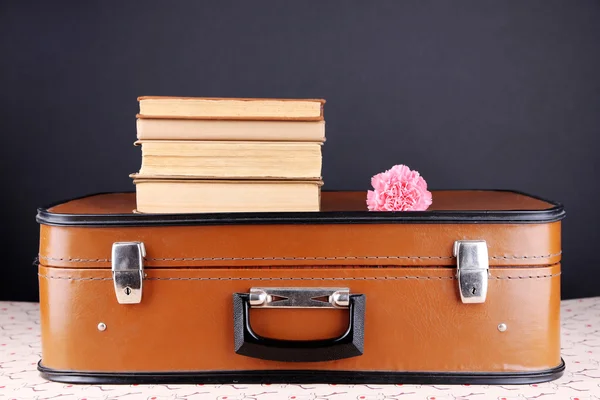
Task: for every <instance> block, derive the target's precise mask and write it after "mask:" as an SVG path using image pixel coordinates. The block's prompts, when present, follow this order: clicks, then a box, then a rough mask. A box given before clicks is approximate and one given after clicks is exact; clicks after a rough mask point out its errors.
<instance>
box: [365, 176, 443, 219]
mask: <svg viewBox="0 0 600 400" xmlns="http://www.w3.org/2000/svg"><path fill="white" fill-rule="evenodd" d="M371 185H373V189H375V190H369V191H368V192H367V206H368V208H369V211H425V210H427V208H428V207H429V206H430V205H431V202H432V199H431V192H429V191H428V190H427V182H425V179H423V177H422V176H421V175H419V173H418V172H417V171H412V170H411V169H410V168H408V167H407V166H406V165H394V166H393V167H392V168H390V169H389V170H387V171H385V172H382V173H379V174H377V175H375V176H373V178H371Z"/></svg>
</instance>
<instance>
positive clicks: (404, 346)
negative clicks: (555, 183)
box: [37, 191, 564, 384]
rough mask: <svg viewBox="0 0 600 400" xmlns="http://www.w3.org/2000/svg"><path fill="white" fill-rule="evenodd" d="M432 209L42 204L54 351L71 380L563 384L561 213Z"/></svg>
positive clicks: (442, 195)
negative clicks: (223, 210) (173, 209)
mask: <svg viewBox="0 0 600 400" xmlns="http://www.w3.org/2000/svg"><path fill="white" fill-rule="evenodd" d="M432 193H433V199H434V201H433V205H432V207H431V208H430V209H429V210H428V211H423V212H396V213H394V212H369V211H367V210H366V205H365V199H366V193H364V192H325V191H324V192H323V193H322V211H320V212H301V213H237V214H236V213H229V214H187V215H181V214H168V215H153V214H138V213H134V212H132V210H134V208H135V194H134V193H112V194H99V195H92V196H88V197H83V198H79V199H75V200H71V201H67V202H64V203H61V204H57V205H54V206H51V207H47V208H43V209H39V210H38V215H37V221H38V222H39V223H40V226H41V231H40V249H39V284H40V303H41V328H42V335H41V340H42V359H41V361H40V364H39V367H38V368H39V370H40V371H41V373H42V375H43V376H44V377H46V378H47V379H50V380H55V381H62V382H71V383H143V382H194V383H232V382H245V383H252V382H254V383H257V382H263V383H267V382H270V383H274V382H288V383H299V382H312V383H315V382H327V383H359V382H362V383H365V382H367V383H415V382H418V383H448V384H452V383H491V384H493V383H498V384H500V383H501V384H510V383H532V382H542V381H548V380H552V379H555V378H558V377H559V376H561V375H562V373H563V370H564V364H563V362H562V360H561V356H560V329H559V328H560V326H559V319H560V318H559V317H560V316H559V304H560V271H561V268H560V262H561V222H560V221H561V219H562V218H563V217H564V210H563V207H562V206H561V205H560V204H558V203H554V202H550V201H545V200H542V199H539V198H536V197H533V196H529V195H525V194H521V193H517V192H510V191H433V192H432Z"/></svg>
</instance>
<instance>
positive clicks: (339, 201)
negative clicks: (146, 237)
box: [36, 190, 565, 226]
mask: <svg viewBox="0 0 600 400" xmlns="http://www.w3.org/2000/svg"><path fill="white" fill-rule="evenodd" d="M432 194H433V199H434V201H433V204H432V205H431V206H430V207H429V209H428V210H427V211H410V212H392V211H368V210H367V207H366V198H367V196H366V193H365V192H356V191H322V193H321V211H319V212H312V211H311V212H254V213H247V212H240V213H204V214H202V213H196V214H141V213H137V212H135V207H136V201H135V193H134V192H125V193H100V194H93V195H88V196H84V197H80V198H76V199H73V200H68V201H63V202H59V203H56V204H53V205H50V206H48V207H42V208H39V209H38V213H37V218H36V220H37V222H38V223H40V224H44V225H57V226H169V225H231V224H235V225H243V224H306V223H309V224H340V223H341V224H361V223H377V224H390V223H391V224H393V223H413V224H431V223H433V224H441V223H453V224H460V223H467V224H473V223H501V224H507V223H549V222H554V221H559V220H561V219H562V218H564V216H565V211H564V207H563V206H562V205H561V204H559V203H557V202H553V201H549V200H544V199H541V198H539V197H535V196H532V195H528V194H525V193H521V192H516V191H504V190H438V191H435V190H434V191H432Z"/></svg>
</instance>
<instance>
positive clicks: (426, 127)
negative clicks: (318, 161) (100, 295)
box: [0, 0, 600, 300]
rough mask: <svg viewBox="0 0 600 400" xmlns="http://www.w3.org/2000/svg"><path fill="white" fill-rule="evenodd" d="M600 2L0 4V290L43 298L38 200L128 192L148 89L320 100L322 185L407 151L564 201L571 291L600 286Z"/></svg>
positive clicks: (432, 165) (476, 177)
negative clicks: (37, 263)
mask: <svg viewBox="0 0 600 400" xmlns="http://www.w3.org/2000/svg"><path fill="white" fill-rule="evenodd" d="M598 21H600V2H598V1H568V0H565V1H526V2H525V1H516V0H515V1H500V0H498V1H460V2H458V1H454V2H446V1H437V2H430V1H423V0H418V1H371V2H366V1H341V0H340V1H296V2H291V1H281V0H273V1H237V2H229V1H215V2H208V1H154V0H152V1H148V0H146V1H143V2H137V1H72V2H61V1H58V0H57V1H38V2H29V1H24V0H17V1H12V2H7V1H3V2H1V3H0V68H1V71H0V72H1V73H0V132H1V133H2V138H3V142H2V144H3V146H2V147H3V151H2V153H1V155H0V167H1V171H2V177H1V178H2V181H1V185H2V186H1V187H2V189H3V190H2V196H1V198H2V210H3V213H2V214H3V218H2V220H1V223H0V226H1V228H2V231H3V236H2V239H1V240H2V244H1V248H2V261H1V263H0V271H1V272H2V275H0V299H11V300H36V299H37V276H36V270H35V267H34V266H33V265H32V261H33V260H34V258H35V256H36V254H37V244H38V239H39V236H38V226H37V224H36V222H35V213H36V208H37V207H38V206H40V205H44V204H47V203H50V202H54V201H56V200H62V199H65V198H69V197H75V196H81V195H83V194H87V193H92V192H103V191H121V190H133V189H134V188H133V185H132V183H131V181H130V179H129V177H128V175H129V173H131V172H135V171H136V170H137V168H138V167H139V162H140V154H139V149H137V148H134V147H133V146H132V143H133V141H134V140H135V114H136V112H137V102H136V98H137V96H140V95H175V96H209V97H229V96H231V97H310V98H314V97H322V98H325V99H326V100H327V103H326V105H325V118H326V120H327V131H326V135H327V142H326V144H325V146H324V149H323V152H324V162H323V164H324V165H323V177H324V180H325V187H324V189H355V190H366V189H368V188H369V179H370V177H371V175H373V174H375V173H377V172H380V171H382V170H384V169H386V168H389V167H390V166H392V165H393V164H395V163H405V164H408V165H409V166H411V167H412V168H415V169H418V170H419V171H420V172H421V173H422V174H423V175H424V176H425V178H426V179H427V181H428V182H429V185H430V187H432V188H437V189H441V188H456V189H460V188H501V189H516V190H521V191H525V192H530V193H533V194H536V195H539V196H543V197H547V198H550V199H553V200H557V201H560V202H562V203H563V204H564V205H565V207H566V210H567V218H566V220H565V221H564V225H563V250H564V257H563V260H564V265H563V268H564V273H563V281H562V282H563V297H564V298H573V297H584V296H592V295H600V285H598V282H600V280H599V278H600V271H599V267H600V266H599V265H596V264H597V263H596V261H597V259H598V256H597V255H596V253H597V251H598V246H599V244H598V239H599V234H598V229H599V226H600V225H599V222H600V212H599V210H600V206H599V205H598V204H599V202H600V199H599V196H600V179H598V177H597V175H596V171H597V170H596V169H597V168H598V167H599V164H600V163H599V162H598V156H597V153H598V150H599V144H600V140H599V135H598V133H599V132H598V131H599V129H600V23H599V22H598Z"/></svg>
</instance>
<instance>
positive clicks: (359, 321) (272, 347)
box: [233, 288, 366, 362]
mask: <svg viewBox="0 0 600 400" xmlns="http://www.w3.org/2000/svg"><path fill="white" fill-rule="evenodd" d="M332 289H336V288H332ZM285 290H290V289H285ZM304 290H305V292H304V294H303V295H305V294H307V293H308V291H307V289H304ZM313 290H314V289H313ZM335 292H337V289H336V290H335V291H334V293H335ZM252 293H253V292H251V293H234V295H233V313H234V315H233V326H234V343H235V349H234V350H235V352H236V353H237V354H240V355H243V356H247V357H252V358H258V359H262V360H271V361H284V362H318V361H331V360H341V359H344V358H350V357H357V356H360V355H362V354H363V348H364V319H365V303H366V296H365V295H364V294H352V295H348V296H347V297H346V298H345V299H347V307H346V306H345V304H344V303H345V301H344V300H345V299H344V296H343V295H342V296H338V295H336V296H331V298H332V299H331V303H333V302H335V298H339V297H341V304H342V308H347V309H348V313H349V316H350V322H349V324H348V329H347V330H346V331H345V332H344V333H343V334H342V335H341V336H339V337H336V338H331V339H321V340H281V339H272V338H266V337H263V336H260V335H258V334H257V333H256V332H254V331H253V330H252V327H251V325H250V308H251V307H252V304H251V302H254V303H256V302H257V301H258V300H257V297H256V296H252ZM254 293H255V294H257V291H255V292H254ZM263 293H264V292H263ZM280 293H283V292H280ZM287 293H288V294H289V292H287ZM263 297H264V296H263ZM282 297H284V296H282ZM301 297H303V298H306V296H301ZM265 300H266V299H265ZM288 301H289V300H288ZM263 303H264V302H263ZM323 303H325V301H323ZM331 303H328V304H331ZM320 307H328V306H320ZM331 307H335V308H339V306H335V305H332V306H331ZM331 307H328V308H331Z"/></svg>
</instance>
